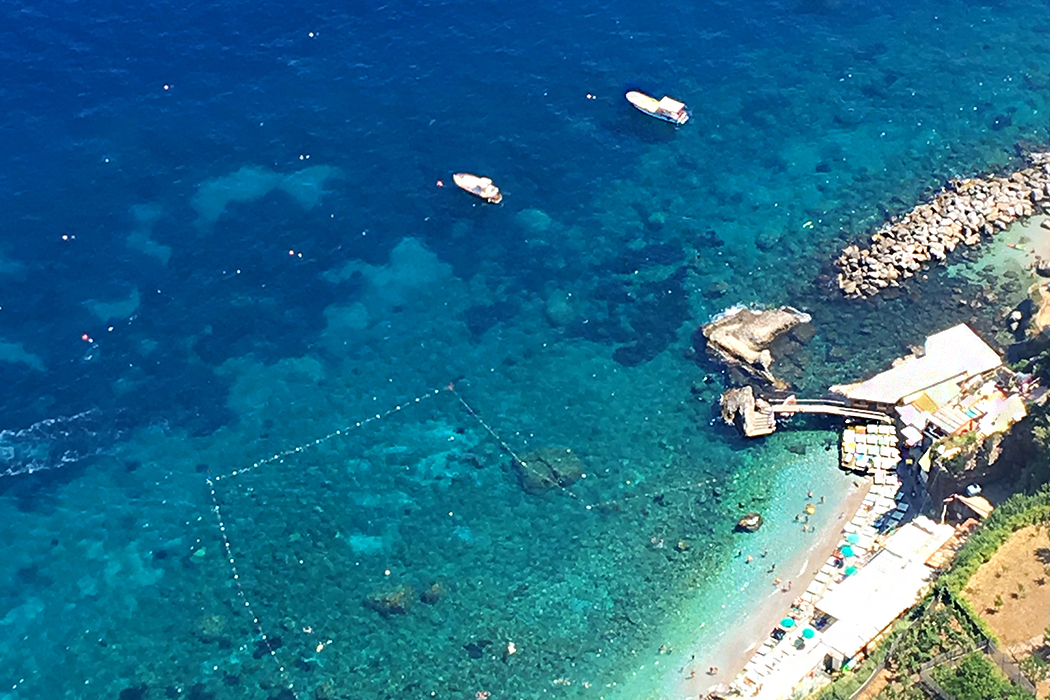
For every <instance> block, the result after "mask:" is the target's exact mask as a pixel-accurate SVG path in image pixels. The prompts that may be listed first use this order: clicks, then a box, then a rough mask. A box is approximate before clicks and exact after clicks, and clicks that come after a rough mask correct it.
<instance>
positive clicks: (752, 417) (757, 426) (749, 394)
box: [719, 386, 776, 437]
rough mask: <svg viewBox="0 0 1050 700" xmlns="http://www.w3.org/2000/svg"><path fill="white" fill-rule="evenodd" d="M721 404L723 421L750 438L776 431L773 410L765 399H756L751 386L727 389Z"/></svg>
mask: <svg viewBox="0 0 1050 700" xmlns="http://www.w3.org/2000/svg"><path fill="white" fill-rule="evenodd" d="M719 403H720V406H721V409H722V420H724V421H725V422H726V423H727V424H728V425H735V426H737V427H738V428H740V429H741V430H743V431H744V435H746V436H748V437H759V436H761V435H769V434H770V433H772V432H773V431H774V430H776V421H775V420H774V418H773V410H772V408H771V407H770V405H769V403H768V402H767V401H765V400H764V399H761V398H756V397H755V390H754V389H753V388H751V387H750V386H741V387H733V388H730V389H726V390H725V392H723V393H722V398H721V400H720V401H719Z"/></svg>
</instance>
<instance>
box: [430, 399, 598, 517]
mask: <svg viewBox="0 0 1050 700" xmlns="http://www.w3.org/2000/svg"><path fill="white" fill-rule="evenodd" d="M445 388H446V389H448V390H449V391H451V392H452V394H453V395H454V396H455V397H456V398H457V399H459V402H460V403H461V404H463V408H465V409H467V413H469V414H470V415H471V416H472V417H473V418H474V420H476V421H477V422H478V425H480V426H481V427H482V428H484V429H485V430H486V431H487V432H488V434H489V435H491V436H492V439H493V440H495V441H496V442H498V443H499V445H500V447H502V448H503V451H504V452H506V453H507V454H509V455H510V456H511V459H513V460H514V461H515V462H517V463H518V464H519V465H521V467H522V468H523V469H528V468H529V464H528V462H526V461H525V460H524V459H522V458H521V457H520V456H519V455H518V453H517V452H515V451H514V448H512V447H511V446H510V445H508V444H507V441H506V440H504V439H503V438H501V437H500V436H499V435H497V434H496V431H495V430H494V429H493V428H492V426H491V425H489V424H488V423H487V422H486V421H485V419H484V418H482V417H481V414H480V413H478V412H477V411H475V410H474V408H473V407H472V406H471V405H470V404H469V403H467V401H466V399H464V398H463V397H462V396H460V394H459V392H458V391H456V386H455V384H454V383H449V385H448V386H447V387H445ZM551 483H552V484H553V485H554V486H557V487H558V488H559V489H561V490H562V491H563V492H565V493H567V494H568V495H569V496H571V497H572V498H574V499H576V500H579V498H580V497H579V496H577V495H576V494H575V493H573V492H572V491H570V490H569V489H567V488H565V487H564V486H562V485H561V484H559V483H557V482H553V481H552V482H551ZM588 508H590V506H588Z"/></svg>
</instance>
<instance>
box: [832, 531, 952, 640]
mask: <svg viewBox="0 0 1050 700" xmlns="http://www.w3.org/2000/svg"><path fill="white" fill-rule="evenodd" d="M954 533H955V528H953V527H951V526H950V525H940V524H938V523H935V522H933V521H932V520H930V519H929V518H926V517H924V516H919V517H918V518H916V519H915V520H913V521H912V522H910V523H908V524H907V525H905V526H904V527H902V528H901V529H900V530H898V531H897V532H896V533H895V534H893V535H892V536H891V537H890V538H889V539H888V540H886V547H885V549H883V550H882V551H880V552H879V553H878V554H876V555H875V556H874V557H872V558H871V561H869V562H868V563H867V564H866V565H865V566H864V568H862V569H861V570H860V571H859V572H857V574H856V575H854V576H851V577H850V578H848V579H846V580H845V581H843V582H842V583H841V584H839V586H838V587H837V588H836V589H835V590H833V591H832V592H831V593H828V594H827V595H826V596H824V597H823V598H822V599H821V600H819V601H817V603H816V608H817V610H819V611H821V612H823V613H826V614H828V615H830V616H831V617H833V618H835V622H834V623H833V624H832V625H831V626H830V627H829V628H828V629H827V631H825V632H824V635H823V637H822V640H821V641H822V642H823V644H824V646H826V647H828V648H829V649H831V650H833V651H835V652H837V653H838V654H840V655H841V656H842V657H844V658H850V657H852V656H854V655H855V654H856V653H857V652H858V651H860V650H861V649H863V648H864V647H865V646H866V645H867V644H868V642H870V641H871V640H872V639H874V638H875V636H876V635H878V634H879V632H881V631H882V630H884V629H885V628H886V627H887V626H888V625H889V624H890V623H891V622H893V621H894V620H896V619H897V618H898V617H899V616H900V614H901V613H903V612H904V611H905V610H907V609H908V608H910V607H911V606H912V605H914V604H915V602H916V600H917V599H918V597H919V593H920V592H921V591H922V589H923V587H924V586H925V585H926V583H927V582H928V581H929V580H930V578H931V577H932V576H933V573H934V572H933V569H931V568H930V567H928V566H926V564H925V563H924V562H925V561H926V560H927V559H928V558H929V556H930V555H931V554H932V553H933V552H935V551H937V550H938V549H939V548H940V547H941V545H943V544H944V543H945V542H947V541H948V540H949V539H950V538H951V536H952V535H953V534H954Z"/></svg>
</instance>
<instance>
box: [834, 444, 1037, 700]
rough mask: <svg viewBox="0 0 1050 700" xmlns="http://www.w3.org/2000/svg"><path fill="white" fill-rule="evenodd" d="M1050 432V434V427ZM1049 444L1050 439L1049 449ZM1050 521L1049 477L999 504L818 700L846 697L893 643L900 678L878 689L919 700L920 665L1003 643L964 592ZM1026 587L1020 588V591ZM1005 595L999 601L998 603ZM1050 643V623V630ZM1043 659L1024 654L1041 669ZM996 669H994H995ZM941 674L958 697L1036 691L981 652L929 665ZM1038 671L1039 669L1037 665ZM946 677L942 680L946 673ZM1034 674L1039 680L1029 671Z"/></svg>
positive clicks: (895, 698)
mask: <svg viewBox="0 0 1050 700" xmlns="http://www.w3.org/2000/svg"><path fill="white" fill-rule="evenodd" d="M1048 435H1050V433H1048ZM1047 449H1048V450H1050V446H1048V448H1047ZM1047 522H1050V484H1044V485H1043V486H1042V487H1041V488H1039V489H1038V490H1037V491H1035V492H1034V493H1031V494H1025V493H1019V494H1016V495H1014V496H1013V497H1011V498H1010V499H1009V500H1007V501H1006V502H1005V503H1003V504H1002V505H1000V506H999V507H998V508H997V509H996V510H995V511H994V512H993V513H992V515H991V516H990V517H989V518H988V520H987V521H986V522H985V523H984V526H983V527H981V529H979V530H978V531H977V532H975V533H974V534H973V535H972V536H971V537H970V539H969V540H968V541H967V542H966V544H965V545H964V546H963V548H962V550H960V552H959V554H958V555H957V556H956V558H955V561H954V563H953V565H952V568H951V569H950V570H949V571H948V573H946V574H945V575H944V576H942V577H941V578H940V579H939V580H938V582H937V584H936V586H935V588H934V589H933V590H932V591H931V592H930V593H929V594H928V595H927V596H926V598H925V599H924V600H923V601H922V602H920V603H919V604H918V605H917V606H916V607H915V608H913V609H912V611H911V612H910V613H909V614H908V616H907V617H906V618H905V619H904V620H903V621H902V622H900V623H898V626H897V629H896V630H895V631H894V632H893V633H892V634H891V635H889V637H888V639H887V640H885V641H884V642H883V643H882V645H881V646H880V648H879V649H878V650H877V651H876V652H875V653H874V654H873V657H874V660H869V661H868V662H866V663H864V664H861V666H860V667H859V668H858V669H857V670H856V671H855V672H847V673H844V674H843V675H842V676H841V677H840V678H839V679H837V680H836V681H835V682H834V683H832V685H830V686H828V687H826V688H824V689H823V690H822V691H821V692H820V693H818V694H817V695H816V696H815V700H831V699H835V698H848V697H850V695H851V694H852V693H853V691H854V690H856V689H857V688H859V687H860V686H861V684H863V683H864V681H865V680H867V678H868V676H870V675H871V673H872V671H873V670H875V668H876V667H877V665H878V662H879V660H881V659H882V657H884V656H886V655H887V653H888V651H889V650H890V649H891V648H892V653H891V654H889V656H888V658H887V662H886V666H887V668H889V669H890V671H892V673H893V676H894V680H893V681H892V682H890V683H889V684H888V685H887V686H886V687H885V688H883V689H882V690H881V691H880V692H879V695H878V697H879V699H880V700H913V699H915V700H920V699H922V698H925V697H926V694H925V692H924V691H923V690H922V688H921V687H920V681H919V671H920V667H921V666H922V664H924V663H926V662H928V661H930V660H932V659H933V658H934V657H937V656H939V655H941V654H945V653H948V652H952V651H955V650H958V649H972V648H974V647H976V646H977V645H978V643H980V642H981V641H982V640H984V639H989V640H991V641H992V642H997V641H998V640H997V638H996V635H995V634H994V632H992V630H991V628H989V627H988V625H987V624H986V623H985V622H984V620H982V619H981V618H980V616H978V615H977V612H976V611H975V610H974V609H973V606H972V605H970V603H969V602H968V601H967V600H966V598H965V597H964V596H962V595H960V593H961V592H962V590H963V588H964V587H965V586H966V585H967V583H968V582H969V580H970V578H971V577H972V576H973V574H974V573H975V572H976V571H977V569H978V568H979V567H980V566H981V565H982V564H984V563H985V562H987V561H988V560H989V559H991V557H992V555H993V554H995V552H996V550H998V549H999V547H1000V546H1001V545H1002V544H1003V542H1005V541H1006V540H1007V538H1009V537H1010V535H1012V534H1013V533H1014V532H1016V531H1017V530H1020V529H1021V528H1023V527H1027V526H1028V525H1034V524H1037V523H1047ZM1048 575H1050V574H1048ZM1022 592H1023V591H1021V590H1019V591H1018V594H1020V593H1022ZM999 600H1001V596H1000V597H999V599H998V600H997V601H996V603H997V604H998V603H999ZM1045 634H1046V639H1045V641H1046V643H1047V645H1048V646H1050V628H1048V629H1047V630H1046V633H1045ZM1041 662H1042V663H1043V664H1044V665H1045V662H1043V660H1042V659H1041V658H1036V660H1034V661H1029V660H1026V661H1025V664H1026V666H1027V667H1029V668H1033V669H1034V668H1035V667H1037V666H1039V665H1040V663H1041ZM989 668H991V669H994V670H995V674H992V673H990V672H989V670H988V669H989ZM931 673H932V675H933V677H934V679H935V680H937V682H938V683H941V684H942V685H943V687H944V689H945V690H946V691H948V692H950V693H951V694H952V695H953V696H954V697H955V698H956V700H969V699H970V698H975V699H976V698H981V699H984V698H990V699H995V698H1003V699H1009V700H1014V699H1015V698H1017V699H1020V698H1031V697H1032V696H1031V695H1029V694H1028V693H1026V692H1024V691H1023V690H1021V689H1020V688H1017V687H1015V686H1013V685H1011V684H1010V683H1009V681H1008V680H1006V678H1005V677H1004V676H1003V675H1002V674H1001V673H1000V672H999V670H998V668H997V667H996V666H995V665H994V664H993V663H992V662H991V661H989V660H988V659H987V657H985V656H984V655H983V654H981V653H980V652H975V653H973V654H969V655H967V656H966V657H965V658H964V659H963V661H962V662H960V663H957V664H946V665H945V666H943V667H942V666H937V667H934V669H933V670H932V671H931ZM1036 673H1037V674H1038V670H1036ZM942 678H943V682H942V680H941V679H942ZM1030 679H1031V680H1036V679H1035V678H1033V677H1030Z"/></svg>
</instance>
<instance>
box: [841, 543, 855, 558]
mask: <svg viewBox="0 0 1050 700" xmlns="http://www.w3.org/2000/svg"><path fill="white" fill-rule="evenodd" d="M840 551H841V552H842V556H844V557H852V556H853V547H850V546H849V545H848V544H847V545H845V546H843V547H842V549H841V550H840Z"/></svg>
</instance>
